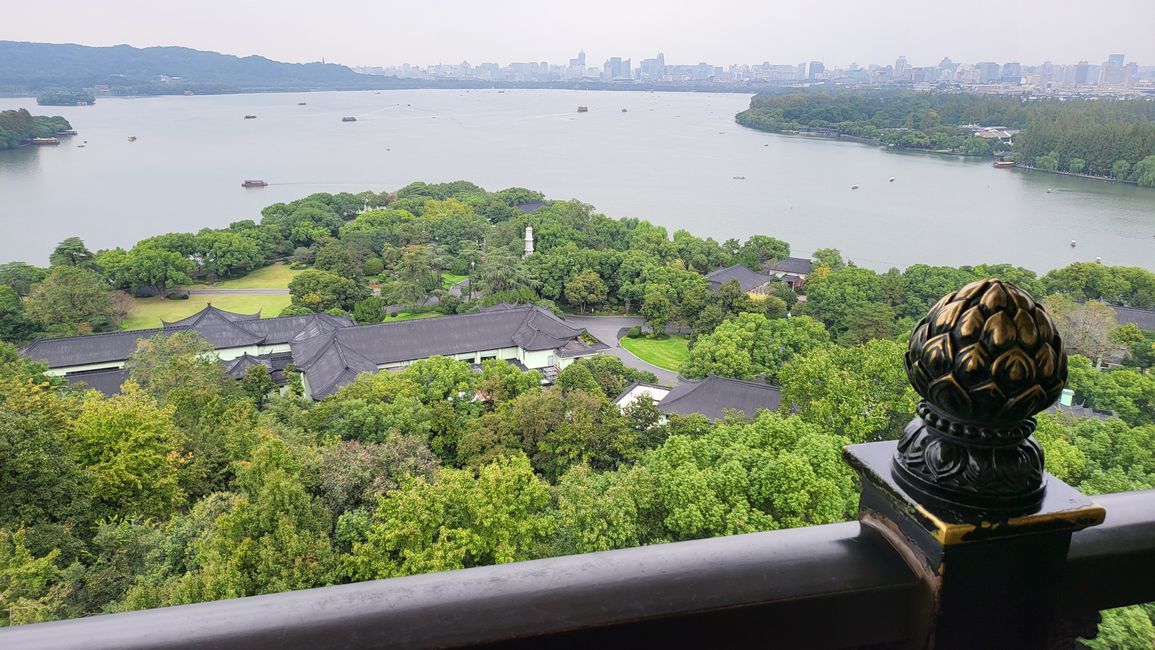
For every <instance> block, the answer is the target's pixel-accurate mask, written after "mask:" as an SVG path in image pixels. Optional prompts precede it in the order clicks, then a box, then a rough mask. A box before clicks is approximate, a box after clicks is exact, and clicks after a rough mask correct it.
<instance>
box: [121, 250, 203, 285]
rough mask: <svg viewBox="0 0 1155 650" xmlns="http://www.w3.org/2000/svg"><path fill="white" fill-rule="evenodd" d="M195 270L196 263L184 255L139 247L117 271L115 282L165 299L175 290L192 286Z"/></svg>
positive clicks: (131, 252)
mask: <svg viewBox="0 0 1155 650" xmlns="http://www.w3.org/2000/svg"><path fill="white" fill-rule="evenodd" d="M192 269H193V263H192V261H191V260H189V259H188V258H187V257H185V256H183V255H181V254H180V253H177V252H174V251H169V250H164V249H161V248H156V247H152V246H145V247H141V246H137V247H136V248H134V249H132V250H131V251H129V252H128V255H127V256H126V257H125V258H124V260H123V262H122V264H121V265H120V266H119V267H118V268H117V271H116V275H115V280H116V281H117V282H118V283H119V284H121V285H122V286H130V287H132V288H134V289H136V288H140V287H148V288H150V289H152V290H153V291H154V292H155V293H156V294H157V295H159V296H162V297H163V296H166V295H168V291H169V289H171V288H173V287H175V286H179V285H182V284H190V283H191V282H192V278H190V277H189V275H188V274H189V272H190V271H192Z"/></svg>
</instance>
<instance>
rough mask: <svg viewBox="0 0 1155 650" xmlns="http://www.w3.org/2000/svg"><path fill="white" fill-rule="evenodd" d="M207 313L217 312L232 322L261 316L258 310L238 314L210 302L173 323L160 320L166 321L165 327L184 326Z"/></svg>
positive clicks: (164, 321)
mask: <svg viewBox="0 0 1155 650" xmlns="http://www.w3.org/2000/svg"><path fill="white" fill-rule="evenodd" d="M205 314H216V315H217V316H220V317H221V318H223V319H225V320H227V321H231V322H236V321H242V320H256V319H258V318H260V317H261V312H260V311H258V312H257V313H255V314H238V313H236V312H233V311H225V310H223V309H220V308H219V307H213V304H212V303H211V302H210V303H209V304H208V305H205V308H204V309H202V310H200V311H198V312H197V313H195V314H193V315H192V316H189V317H187V318H182V319H180V320H175V321H172V322H171V323H170V322H168V321H166V320H161V321H160V322H162V323H164V326H165V327H182V326H185V325H192V324H193V323H194V322H196V321H197V320H198V319H200V318H203V317H204V315H205Z"/></svg>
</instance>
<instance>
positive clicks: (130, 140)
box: [128, 135, 136, 142]
mask: <svg viewBox="0 0 1155 650" xmlns="http://www.w3.org/2000/svg"><path fill="white" fill-rule="evenodd" d="M128 141H129V142H136V136H135V135H130V136H128Z"/></svg>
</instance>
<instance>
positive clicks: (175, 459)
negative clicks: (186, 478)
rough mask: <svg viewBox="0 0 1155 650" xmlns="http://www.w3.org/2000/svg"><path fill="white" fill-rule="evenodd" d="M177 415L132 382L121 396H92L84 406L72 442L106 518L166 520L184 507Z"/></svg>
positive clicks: (77, 418) (72, 434)
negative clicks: (136, 516)
mask: <svg viewBox="0 0 1155 650" xmlns="http://www.w3.org/2000/svg"><path fill="white" fill-rule="evenodd" d="M172 414H173V409H172V408H171V407H169V408H163V407H160V406H159V405H157V403H156V402H155V401H154V400H153V399H152V398H151V397H149V396H148V395H147V394H146V393H144V392H142V391H140V390H139V389H138V388H137V386H136V385H135V384H134V383H133V382H131V381H130V382H127V383H126V384H125V385H124V386H123V387H122V388H121V393H120V394H119V395H114V396H112V397H109V398H103V397H101V396H99V395H96V394H93V393H90V394H89V397H88V398H87V399H85V400H84V404H83V406H82V407H81V409H80V413H79V414H78V415H77V417H76V419H75V420H74V421H73V423H72V427H71V430H70V433H69V441H70V446H71V447H72V449H73V455H74V457H75V458H76V459H77V460H78V461H79V462H80V463H81V464H82V465H83V466H85V467H86V468H87V472H88V474H89V475H90V477H91V481H92V484H91V485H92V491H93V494H94V495H95V502H96V503H95V505H96V507H97V508H98V509H100V512H102V513H104V514H107V515H113V516H115V515H138V516H144V517H158V518H163V517H165V516H166V515H168V514H170V513H171V512H172V511H173V509H174V508H175V507H176V506H177V505H179V504H180V503H182V502H183V498H184V494H183V493H182V491H181V488H180V485H179V482H178V472H179V468H180V465H181V457H180V453H179V450H180V442H179V433H178V431H177V429H176V427H174V426H173V424H172Z"/></svg>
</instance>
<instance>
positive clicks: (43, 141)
mask: <svg viewBox="0 0 1155 650" xmlns="http://www.w3.org/2000/svg"><path fill="white" fill-rule="evenodd" d="M28 142H29V144H38V145H58V144H60V140H58V139H56V138H32V139H31V140H29V141H28Z"/></svg>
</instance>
